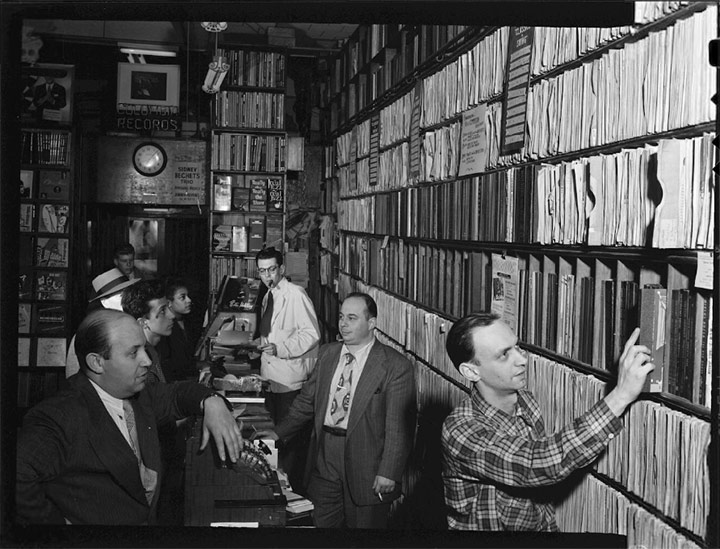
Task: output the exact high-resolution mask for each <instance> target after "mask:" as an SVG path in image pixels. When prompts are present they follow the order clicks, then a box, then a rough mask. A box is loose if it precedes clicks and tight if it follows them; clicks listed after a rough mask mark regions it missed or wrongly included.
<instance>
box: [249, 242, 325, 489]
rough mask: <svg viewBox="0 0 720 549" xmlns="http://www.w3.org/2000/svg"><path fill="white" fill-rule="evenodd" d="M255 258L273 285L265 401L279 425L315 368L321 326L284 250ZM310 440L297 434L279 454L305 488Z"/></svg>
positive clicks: (266, 309) (265, 318)
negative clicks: (288, 274)
mask: <svg viewBox="0 0 720 549" xmlns="http://www.w3.org/2000/svg"><path fill="white" fill-rule="evenodd" d="M256 260H257V266H258V273H259V274H260V278H261V280H262V281H263V284H265V286H267V288H268V291H267V293H266V294H265V297H264V299H263V307H262V311H261V316H260V322H259V323H258V325H259V331H260V339H259V341H258V343H259V347H258V350H259V351H260V352H262V355H261V357H260V373H261V375H262V376H263V377H264V378H266V379H268V380H270V389H269V394H268V395H267V397H266V403H267V408H268V411H269V412H270V416H271V417H272V420H273V422H274V423H275V424H276V425H277V424H278V423H279V422H281V421H282V420H283V418H284V417H285V416H286V415H287V413H288V410H289V409H290V406H291V404H292V403H293V400H295V397H297V395H298V394H300V389H301V388H302V386H303V383H305V381H306V380H307V378H308V376H309V375H310V373H311V372H312V370H313V368H314V367H315V361H316V360H317V352H318V343H319V341H320V328H319V326H318V321H317V316H316V315H315V308H314V307H313V304H312V301H310V298H309V297H308V295H307V293H305V290H304V289H303V288H301V287H300V286H298V285H297V284H293V283H292V282H290V281H289V280H288V279H287V278H285V265H283V256H282V254H281V253H280V252H279V251H278V250H276V249H275V248H272V247H271V248H264V249H263V250H261V251H260V252H258V254H257V256H256ZM306 443H307V436H305V437H304V438H303V437H298V438H297V439H296V440H295V441H294V442H293V444H291V445H289V446H288V447H286V448H285V449H284V451H283V452H281V455H280V465H281V467H282V469H283V470H284V471H285V472H286V473H287V474H288V476H289V477H290V483H291V484H293V487H294V488H295V489H300V490H301V489H302V487H301V486H299V485H298V483H299V482H300V480H301V470H302V465H303V464H302V460H303V456H304V454H305V450H306V449H305V445H306Z"/></svg>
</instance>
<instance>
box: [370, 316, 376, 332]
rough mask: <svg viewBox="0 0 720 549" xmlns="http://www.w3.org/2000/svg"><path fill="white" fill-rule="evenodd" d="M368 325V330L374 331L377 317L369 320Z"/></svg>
mask: <svg viewBox="0 0 720 549" xmlns="http://www.w3.org/2000/svg"><path fill="white" fill-rule="evenodd" d="M368 324H369V325H370V329H371V330H374V329H375V328H376V327H377V317H372V318H369V319H368Z"/></svg>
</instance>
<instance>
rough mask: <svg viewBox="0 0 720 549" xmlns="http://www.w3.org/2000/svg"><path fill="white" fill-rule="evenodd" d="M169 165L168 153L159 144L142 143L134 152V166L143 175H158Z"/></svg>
mask: <svg viewBox="0 0 720 549" xmlns="http://www.w3.org/2000/svg"><path fill="white" fill-rule="evenodd" d="M166 165H167V153H166V152H165V149H163V148H162V147H161V146H160V145H158V144H157V143H150V142H147V143H140V145H138V146H137V147H135V152H133V166H134V167H135V169H136V170H137V171H138V172H139V173H141V174H142V175H145V176H148V177H152V176H154V175H158V174H159V173H160V172H162V171H163V170H164V169H165V166H166Z"/></svg>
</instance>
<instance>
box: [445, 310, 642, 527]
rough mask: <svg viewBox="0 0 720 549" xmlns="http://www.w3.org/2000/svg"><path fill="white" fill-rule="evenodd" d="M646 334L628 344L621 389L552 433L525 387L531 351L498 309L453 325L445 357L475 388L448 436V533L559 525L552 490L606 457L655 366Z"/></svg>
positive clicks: (622, 360) (449, 424) (620, 369)
mask: <svg viewBox="0 0 720 549" xmlns="http://www.w3.org/2000/svg"><path fill="white" fill-rule="evenodd" d="M639 333H640V330H639V329H635V331H634V332H633V333H632V335H631V336H630V338H629V339H628V340H627V342H626V343H625V348H624V350H623V353H622V355H621V356H620V361H619V365H618V379H617V385H616V386H615V388H614V389H613V390H612V391H611V392H610V393H608V395H607V396H606V397H605V398H603V399H602V400H600V401H599V402H598V403H597V404H595V405H594V406H593V407H592V408H591V409H590V410H589V411H588V412H586V413H585V414H583V415H581V416H580V417H578V418H576V419H575V420H574V421H573V422H572V423H570V424H568V425H566V426H565V427H564V428H562V429H560V430H559V431H558V432H557V433H554V434H548V433H547V432H546V431H545V426H544V423H543V419H542V416H541V415H540V409H539V406H538V403H537V401H536V400H535V398H534V397H533V395H532V393H530V392H529V391H527V390H526V383H527V357H526V354H525V352H524V351H523V350H522V349H521V348H520V347H518V345H517V343H518V338H517V336H516V335H515V333H514V332H513V330H512V329H511V328H510V327H509V326H508V325H507V324H505V323H504V322H503V321H501V320H500V318H499V317H498V316H497V315H495V314H492V313H474V314H470V315H467V316H465V317H463V318H461V319H460V320H458V321H457V322H456V323H455V324H454V325H453V327H452V329H451V330H450V332H449V334H448V338H447V342H446V349H447V353H448V356H449V357H450V360H452V362H453V364H454V365H455V367H456V368H457V369H458V371H459V372H460V373H461V374H462V375H463V377H465V378H466V379H467V380H468V381H470V382H471V383H472V385H473V389H472V392H471V394H470V396H469V397H468V398H466V399H465V400H464V401H463V402H462V403H461V404H460V405H459V406H458V407H457V408H455V410H453V412H452V413H451V414H450V415H449V416H448V417H447V419H446V420H445V423H444V424H443V429H442V435H441V442H442V456H443V481H444V489H445V502H446V503H447V507H448V526H449V527H450V528H451V529H457V530H486V531H487V530H496V531H497V530H532V531H551V532H552V531H557V530H558V527H557V524H556V522H555V508H554V506H553V503H552V500H551V492H552V491H551V490H549V488H550V487H551V486H553V485H555V484H557V483H559V482H560V481H561V480H563V479H565V478H566V477H568V476H569V475H570V473H572V472H573V471H575V470H576V469H580V468H581V467H585V466H586V465H589V464H590V463H591V462H592V461H593V460H594V459H595V458H596V457H598V456H599V455H600V453H601V452H602V451H603V450H604V449H605V447H606V446H607V444H608V443H609V442H610V440H612V439H613V438H614V437H615V436H616V435H617V434H618V433H619V432H620V430H621V429H622V421H621V420H620V416H622V414H623V412H624V411H625V409H626V408H627V407H628V406H629V405H630V404H631V403H632V402H633V401H634V400H635V399H636V398H637V397H638V395H639V394H640V392H641V390H642V387H643V385H644V383H645V377H646V376H647V374H648V373H649V372H650V371H652V369H653V365H652V364H651V363H650V362H649V361H650V354H649V353H650V349H648V348H647V347H645V346H644V345H636V344H635V343H636V342H637V339H638V335H639Z"/></svg>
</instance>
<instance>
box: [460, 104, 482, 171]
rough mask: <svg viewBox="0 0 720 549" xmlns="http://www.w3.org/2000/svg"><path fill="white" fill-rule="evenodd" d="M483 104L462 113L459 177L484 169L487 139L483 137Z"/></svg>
mask: <svg viewBox="0 0 720 549" xmlns="http://www.w3.org/2000/svg"><path fill="white" fill-rule="evenodd" d="M485 110H486V107H485V105H478V106H477V107H473V108H472V109H470V110H468V111H466V112H464V113H463V118H462V130H461V133H460V169H459V172H458V175H459V176H460V177H462V176H464V175H468V174H471V173H480V172H482V171H485V164H486V163H487V139H486V137H485Z"/></svg>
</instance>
